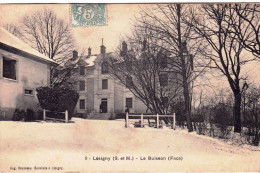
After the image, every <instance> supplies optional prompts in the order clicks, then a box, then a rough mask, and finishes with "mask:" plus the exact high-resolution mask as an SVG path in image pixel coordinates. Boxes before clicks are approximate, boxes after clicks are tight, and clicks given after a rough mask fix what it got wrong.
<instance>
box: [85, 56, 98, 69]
mask: <svg viewBox="0 0 260 173" xmlns="http://www.w3.org/2000/svg"><path fill="white" fill-rule="evenodd" d="M96 59H97V56H95V55H92V56H90V57H88V58H87V59H85V62H86V63H87V64H88V65H87V67H91V66H94V65H95V63H94V62H95V60H96Z"/></svg>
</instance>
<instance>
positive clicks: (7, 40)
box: [0, 27, 56, 63]
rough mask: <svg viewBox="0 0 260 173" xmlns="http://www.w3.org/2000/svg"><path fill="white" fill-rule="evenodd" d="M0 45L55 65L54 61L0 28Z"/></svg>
mask: <svg viewBox="0 0 260 173" xmlns="http://www.w3.org/2000/svg"><path fill="white" fill-rule="evenodd" d="M0 43H3V44H5V45H7V46H9V47H12V48H15V49H18V50H20V51H23V52H25V53H28V54H30V55H32V56H34V57H35V58H39V59H41V60H44V61H48V62H51V63H56V62H55V61H54V60H52V59H50V58H49V57H47V56H45V55H43V54H41V53H40V52H38V51H37V50H35V49H33V48H32V47H31V46H29V45H28V44H26V43H25V42H23V41H22V40H20V39H19V38H18V37H16V36H14V35H13V34H11V33H10V32H8V31H7V30H5V29H4V28H2V27H0Z"/></svg>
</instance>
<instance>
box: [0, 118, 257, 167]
mask: <svg viewBox="0 0 260 173" xmlns="http://www.w3.org/2000/svg"><path fill="white" fill-rule="evenodd" d="M72 121H74V123H68V124H65V123H50V122H47V123H46V122H31V123H25V122H11V121H1V122H0V171H2V172H3V171H6V172H11V171H12V170H11V169H12V168H16V171H17V168H18V167H19V166H20V167H29V168H32V169H34V167H35V166H37V167H50V170H51V172H53V171H57V172H58V170H57V169H58V167H61V168H59V169H62V172H69V171H79V172H83V171H84V172H86V171H112V172H114V171H181V172H187V171H197V172H198V171H214V172H215V171H259V170H260V164H259V163H260V157H259V156H260V155H259V154H260V148H259V147H254V146H246V147H243V146H238V145H231V144H228V143H227V142H224V141H220V140H218V139H213V138H210V137H207V136H200V135H197V134H196V133H195V132H192V133H188V132H187V131H186V130H182V129H180V128H177V129H176V130H172V129H170V128H168V127H164V128H163V129H156V128H149V127H145V128H134V127H133V125H130V127H129V128H125V127H124V125H125V124H124V120H112V121H109V120H84V119H79V118H73V119H72ZM131 121H133V120H131ZM114 156H117V157H118V158H121V157H126V156H130V157H132V156H133V157H134V160H133V161H132V160H115V161H113V160H112V157H114ZM148 156H152V157H154V156H156V157H165V158H167V160H147V159H148ZM170 156H174V157H175V158H177V157H178V158H182V160H171V161H169V160H168V157H170ZM86 157H87V160H85V158H86ZM98 157H107V158H109V159H110V160H109V161H108V160H105V161H102V160H94V159H98ZM141 158H142V159H144V158H146V160H141ZM99 159H101V158H99ZM103 159H104V158H103ZM124 159H125V158H124ZM55 167H56V169H55ZM42 169H43V168H42ZM50 170H49V172H50ZM20 171H21V170H20ZM32 171H35V170H30V172H32ZM45 171H46V170H41V171H40V172H45ZM46 172H47V171H46ZM59 172H60V171H59Z"/></svg>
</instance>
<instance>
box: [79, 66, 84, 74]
mask: <svg viewBox="0 0 260 173" xmlns="http://www.w3.org/2000/svg"><path fill="white" fill-rule="evenodd" d="M79 74H80V75H81V76H83V75H85V67H84V66H80V67H79Z"/></svg>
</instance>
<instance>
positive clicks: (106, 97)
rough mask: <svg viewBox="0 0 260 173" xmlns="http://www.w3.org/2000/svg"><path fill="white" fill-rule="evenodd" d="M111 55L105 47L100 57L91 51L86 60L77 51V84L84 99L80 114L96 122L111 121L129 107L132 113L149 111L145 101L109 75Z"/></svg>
mask: <svg viewBox="0 0 260 173" xmlns="http://www.w3.org/2000/svg"><path fill="white" fill-rule="evenodd" d="M111 54H113V53H106V47H105V46H104V45H103V44H102V45H101V46H100V54H98V55H92V54H91V48H89V49H88V55H87V56H83V57H78V53H77V52H76V51H74V52H73V58H72V59H74V60H75V62H76V61H77V60H78V59H79V58H80V60H79V63H78V75H77V81H78V82H77V85H76V88H77V89H78V91H79V95H80V96H79V101H78V103H77V106H76V109H75V111H76V113H80V114H87V115H88V118H93V119H108V118H109V117H111V116H115V115H116V114H117V113H123V112H124V110H125V106H128V108H129V109H130V113H143V112H146V110H147V107H146V106H145V105H144V104H143V102H141V101H140V100H139V99H138V98H136V97H135V96H134V95H133V93H131V92H130V91H129V89H127V88H126V87H125V86H124V85H122V84H120V82H119V81H118V80H116V79H114V78H113V77H112V76H111V74H109V71H108V64H107V61H108V58H109V57H111Z"/></svg>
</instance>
